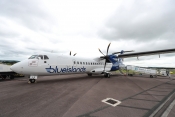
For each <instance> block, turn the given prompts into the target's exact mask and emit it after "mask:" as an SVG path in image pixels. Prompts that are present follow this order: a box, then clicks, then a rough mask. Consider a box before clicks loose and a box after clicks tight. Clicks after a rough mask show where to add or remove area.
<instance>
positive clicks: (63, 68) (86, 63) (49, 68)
mask: <svg viewBox="0 0 175 117" xmlns="http://www.w3.org/2000/svg"><path fill="white" fill-rule="evenodd" d="M37 56H38V55H37ZM42 56H43V57H42ZM44 56H47V57H48V58H47V59H45V58H44ZM104 63H105V60H100V59H84V58H78V57H75V56H63V55H61V56H58V55H55V54H42V55H41V58H40V57H38V58H37V57H34V58H29V59H26V60H24V61H21V62H19V63H16V64H14V65H13V66H11V69H12V70H13V71H15V72H17V73H20V74H26V75H35V76H38V75H57V74H60V75H61V74H75V73H92V74H101V73H102V72H103V71H104ZM111 67H112V63H107V64H106V68H105V71H110V70H111Z"/></svg>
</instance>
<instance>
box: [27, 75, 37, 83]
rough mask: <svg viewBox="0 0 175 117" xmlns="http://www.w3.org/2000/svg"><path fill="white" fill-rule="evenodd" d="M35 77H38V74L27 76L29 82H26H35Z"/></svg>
mask: <svg viewBox="0 0 175 117" xmlns="http://www.w3.org/2000/svg"><path fill="white" fill-rule="evenodd" d="M37 77H38V76H30V77H29V82H28V83H36V80H37Z"/></svg>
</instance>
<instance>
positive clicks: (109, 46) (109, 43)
mask: <svg viewBox="0 0 175 117" xmlns="http://www.w3.org/2000/svg"><path fill="white" fill-rule="evenodd" d="M110 45H111V43H109V45H108V48H107V53H106V55H108V50H109V47H110Z"/></svg>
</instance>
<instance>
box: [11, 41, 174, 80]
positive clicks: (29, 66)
mask: <svg viewBox="0 0 175 117" xmlns="http://www.w3.org/2000/svg"><path fill="white" fill-rule="evenodd" d="M110 44H111V43H110ZM110 44H109V45H108V47H107V53H106V55H104V54H103V53H102V52H101V50H100V49H99V51H100V52H101V53H102V54H103V55H104V56H101V57H98V58H94V59H84V58H79V57H76V56H75V55H74V56H63V55H61V56H59V55H56V54H53V53H50V54H38V55H32V56H31V57H30V58H28V59H26V60H23V61H21V62H18V63H16V64H14V65H12V66H11V70H13V71H15V72H17V73H19V74H24V75H29V76H30V77H29V83H35V82H36V79H37V78H38V76H41V75H58V74H59V75H62V74H77V73H87V74H88V76H92V74H102V75H104V77H106V78H110V75H111V71H116V70H120V69H121V68H125V65H124V64H123V62H122V60H123V58H128V57H137V58H138V56H145V55H153V54H159V57H160V54H164V53H172V52H175V49H166V50H157V51H147V52H138V53H129V54H124V53H125V52H133V51H123V50H122V51H121V52H114V53H112V54H111V55H108V50H109V46H110ZM116 54H119V55H116ZM70 55H71V53H70Z"/></svg>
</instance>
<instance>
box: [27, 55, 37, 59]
mask: <svg viewBox="0 0 175 117" xmlns="http://www.w3.org/2000/svg"><path fill="white" fill-rule="evenodd" d="M37 56H38V55H32V56H31V57H29V59H34V58H36V57H37Z"/></svg>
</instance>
